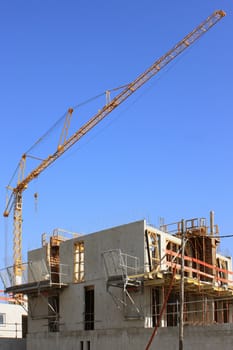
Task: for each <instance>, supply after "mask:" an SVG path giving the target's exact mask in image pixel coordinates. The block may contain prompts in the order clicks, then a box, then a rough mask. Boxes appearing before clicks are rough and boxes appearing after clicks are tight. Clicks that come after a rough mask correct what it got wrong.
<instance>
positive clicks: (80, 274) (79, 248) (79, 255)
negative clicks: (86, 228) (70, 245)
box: [74, 242, 84, 283]
mask: <svg viewBox="0 0 233 350" xmlns="http://www.w3.org/2000/svg"><path fill="white" fill-rule="evenodd" d="M83 281H84V242H76V243H75V245H74V282H76V283H78V282H83Z"/></svg>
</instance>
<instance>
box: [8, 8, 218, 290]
mask: <svg viewBox="0 0 233 350" xmlns="http://www.w3.org/2000/svg"><path fill="white" fill-rule="evenodd" d="M224 16H225V12H224V11H222V10H217V11H215V12H214V13H213V14H212V15H211V16H209V17H208V18H207V19H206V20H204V21H203V22H202V23H201V24H200V25H199V26H197V27H196V28H195V29H194V30H193V31H192V32H190V33H189V34H188V35H186V36H185V37H184V38H183V39H182V40H181V41H179V42H178V43H177V44H176V45H175V46H174V47H173V48H172V49H171V50H169V51H168V52H167V53H166V54H165V55H163V56H161V57H160V58H159V59H158V60H156V61H155V62H154V63H153V64H152V65H151V66H150V67H149V68H148V69H146V70H145V71H144V72H143V73H142V74H140V75H139V76H138V77H137V78H136V79H135V80H133V81H132V82H131V83H129V84H127V85H125V86H124V87H123V90H122V91H121V92H120V93H118V94H117V95H116V96H115V97H114V98H113V99H112V100H110V99H108V101H107V103H106V104H105V105H104V106H103V107H102V108H101V109H100V110H99V111H98V112H97V113H96V114H95V115H94V116H93V117H92V118H90V119H89V121H87V122H86V123H84V125H82V126H81V127H80V128H79V129H78V130H77V131H76V132H75V133H74V134H73V135H72V136H70V137H69V138H67V135H68V133H67V131H68V128H69V123H70V118H71V116H72V113H73V108H69V110H68V112H67V114H66V118H65V124H64V126H63V131H64V133H63V136H62V138H61V139H60V142H59V145H58V147H57V149H56V150H55V152H54V153H53V154H52V155H49V156H48V157H47V158H46V159H44V160H42V161H41V163H40V164H39V165H38V166H37V167H36V168H35V169H34V170H32V171H31V172H30V173H29V174H28V175H26V176H24V172H25V163H26V154H24V155H23V156H22V158H21V160H20V163H19V176H18V182H17V185H16V186H15V187H14V188H11V191H12V193H11V196H10V197H9V199H8V202H7V203H6V208H5V211H4V213H3V215H4V216H5V217H8V216H9V213H10V212H11V211H12V209H13V211H14V217H13V220H14V232H13V253H14V256H13V264H14V265H13V266H14V271H13V273H14V284H20V283H21V276H22V195H23V192H24V191H25V190H26V188H27V186H28V184H29V183H30V182H31V181H32V180H33V179H35V178H37V177H38V176H39V175H40V174H41V173H42V172H43V171H44V170H45V169H46V168H48V167H49V166H50V165H51V164H52V163H53V162H54V161H55V160H56V159H58V158H59V157H60V156H62V155H63V153H65V152H66V151H67V150H68V149H69V148H70V147H72V146H73V145H74V144H75V143H76V142H78V141H79V140H80V139H81V138H82V137H83V136H84V135H85V134H87V133H88V132H89V131H90V130H91V129H92V128H94V127H95V126H96V125H97V124H98V123H99V122H100V121H101V120H103V119H104V118H105V117H107V116H108V115H109V114H110V113H111V112H112V111H113V110H114V109H115V108H116V107H118V106H119V105H120V104H121V103H122V102H124V101H125V100H126V99H127V98H128V97H129V96H131V95H132V94H133V93H134V92H135V91H136V90H138V89H139V88H140V87H141V86H143V85H144V84H145V83H146V82H147V81H148V80H150V79H151V78H152V77H153V76H155V75H156V74H157V73H159V72H160V70H161V69H163V68H164V67H165V66H167V64H169V63H170V62H171V61H173V60H174V59H175V58H176V57H177V56H179V55H180V54H181V53H182V52H183V51H184V50H186V49H187V48H188V47H189V46H190V45H192V44H193V43H194V42H195V41H197V40H198V39H199V38H200V37H202V36H203V35H204V34H205V33H206V32H207V31H208V30H209V29H210V28H211V27H213V26H214V25H215V24H216V23H217V22H218V21H219V20H220V19H221V18H223V17H224Z"/></svg>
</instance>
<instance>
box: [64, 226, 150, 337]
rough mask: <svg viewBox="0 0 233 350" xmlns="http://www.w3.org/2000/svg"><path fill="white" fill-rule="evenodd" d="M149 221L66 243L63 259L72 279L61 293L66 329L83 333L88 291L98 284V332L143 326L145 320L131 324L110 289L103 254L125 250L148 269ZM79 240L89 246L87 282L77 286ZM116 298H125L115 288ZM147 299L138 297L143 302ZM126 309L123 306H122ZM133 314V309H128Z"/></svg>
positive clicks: (96, 302) (86, 249)
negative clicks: (75, 271)
mask: <svg viewBox="0 0 233 350" xmlns="http://www.w3.org/2000/svg"><path fill="white" fill-rule="evenodd" d="M144 225H145V222H144V221H139V222H136V223H132V224H128V225H123V226H118V227H115V228H111V229H108V230H104V231H100V232H97V233H93V234H90V235H85V236H82V237H79V238H77V239H72V240H69V241H66V242H64V243H62V245H61V247H60V260H61V263H62V264H68V265H69V266H70V267H71V268H70V276H68V278H67V282H68V283H69V286H68V288H65V289H64V290H63V291H62V292H61V293H60V316H61V319H60V323H61V324H62V328H63V329H66V330H75V331H76V330H83V329H84V323H83V313H84V288H85V287H86V286H89V285H94V288H95V320H96V322H95V329H105V328H108V327H109V325H111V328H121V327H122V326H125V327H127V326H130V327H132V326H134V327H142V326H143V324H144V321H143V320H135V321H127V320H126V319H125V318H124V312H122V310H118V308H117V306H116V304H115V302H114V300H113V298H112V297H111V295H110V294H109V293H108V292H107V290H106V273H105V267H104V261H103V257H102V253H103V252H104V251H107V250H110V249H121V250H122V252H123V253H126V254H129V255H133V256H137V257H138V258H139V259H140V265H141V266H142V267H143V266H144V230H145V227H144ZM76 241H83V242H84V247H85V253H84V263H85V267H84V269H85V272H84V275H85V281H84V282H83V283H73V268H72V267H73V264H74V255H73V254H72V252H73V247H74V244H75V242H76ZM112 292H113V293H114V295H116V296H117V297H119V298H120V299H122V298H123V294H122V290H121V289H117V288H114V290H112ZM142 297H143V296H142V295H141V296H136V299H139V300H138V301H139V302H140V303H141V302H143V300H141V298H142ZM121 306H122V305H121ZM128 311H129V312H130V310H128Z"/></svg>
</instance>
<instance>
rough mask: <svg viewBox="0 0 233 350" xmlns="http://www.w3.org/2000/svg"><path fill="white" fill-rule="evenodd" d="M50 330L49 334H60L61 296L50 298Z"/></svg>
mask: <svg viewBox="0 0 233 350" xmlns="http://www.w3.org/2000/svg"><path fill="white" fill-rule="evenodd" d="M48 329H49V332H59V296H58V295H56V296H50V297H49V298H48Z"/></svg>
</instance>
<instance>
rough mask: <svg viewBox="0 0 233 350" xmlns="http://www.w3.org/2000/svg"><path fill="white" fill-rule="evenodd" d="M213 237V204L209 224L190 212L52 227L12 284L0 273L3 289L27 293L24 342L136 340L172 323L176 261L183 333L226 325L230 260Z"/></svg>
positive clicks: (231, 317) (105, 344) (64, 345)
mask: <svg viewBox="0 0 233 350" xmlns="http://www.w3.org/2000/svg"><path fill="white" fill-rule="evenodd" d="M182 223H184V225H182ZM182 238H183V240H182ZM182 242H183V244H184V254H183V255H181V243H182ZM219 243H220V238H219V232H218V227H217V225H215V224H214V219H213V213H211V215H210V223H209V224H208V223H207V221H206V219H205V218H194V219H191V220H186V221H183V222H177V223H173V224H169V225H165V224H163V225H161V226H160V228H155V227H153V226H152V225H149V224H147V223H146V221H145V220H142V221H137V222H133V223H129V224H126V225H122V226H118V227H113V228H109V229H106V230H103V231H100V232H95V233H92V234H88V235H81V234H77V235H73V236H72V238H67V237H66V235H65V234H64V232H62V233H61V232H59V230H55V231H54V233H53V235H52V236H51V237H50V239H49V240H47V239H46V238H45V236H43V239H42V247H41V248H39V249H36V250H33V251H30V252H29V253H28V262H27V263H26V264H25V265H24V268H23V272H24V274H23V276H22V281H21V283H20V284H16V283H12V281H14V280H13V279H12V274H13V268H12V270H11V269H9V268H8V269H7V273H6V274H5V275H4V274H3V272H2V278H3V279H4V282H5V286H6V290H7V291H8V292H11V293H13V294H14V295H27V297H28V316H29V320H28V336H27V349H28V350H32V349H33V350H37V349H40V350H41V349H49V348H51V347H52V346H53V347H54V344H55V342H59V346H57V347H56V349H80V350H83V349H84V350H87V349H109V347H110V346H111V348H112V349H119V348H122V349H129V348H133V349H144V348H145V346H146V343H147V341H148V337H149V334H150V333H151V332H152V328H153V327H155V326H156V325H157V326H159V332H161V330H162V329H169V334H170V336H171V334H172V333H171V332H174V330H176V329H177V326H178V325H179V317H180V297H179V294H180V282H181V268H182V266H183V276H184V278H183V284H184V305H183V307H184V313H183V319H184V325H185V326H192V327H188V329H189V331H190V332H191V329H194V328H195V327H194V326H202V327H199V330H200V329H203V325H208V326H210V325H215V327H216V326H217V325H218V324H221V327H223V324H226V325H227V327H231V328H230V329H231V332H232V328H233V279H232V276H233V272H232V260H231V258H230V257H225V256H222V255H219V254H218V253H217V247H218V245H219ZM182 261H183V265H182ZM169 289H170V291H171V292H170V294H169V297H168V298H167V296H168V290H169ZM166 298H167V300H166ZM164 303H165V304H164ZM162 311H164V312H162ZM208 329H210V328H208ZM221 334H222V335H224V332H223V331H222V333H221ZM160 336H161V335H160V333H159V334H158V336H157V337H158V338H159V337H160ZM157 337H155V339H154V340H153V341H154V342H155V344H156V341H157V340H156V339H157ZM200 337H201V335H200V331H199V338H200ZM231 339H232V338H231ZM174 341H175V340H172V341H171V344H172V343H174ZM205 342H206V340H205ZM56 344H57V343H56ZM163 344H164V340H163ZM199 344H200V343H199ZM206 344H207V345H208V343H206ZM170 346H171V345H170ZM231 346H232V344H231ZM175 348H177V347H175ZM186 348H187V349H189V347H186ZM191 348H194V347H193V345H192V344H191V347H190V349H191ZM166 349H173V347H167V348H166ZM203 349H205V347H203ZM225 349H228V348H227V347H225ZM229 349H230V348H229Z"/></svg>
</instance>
